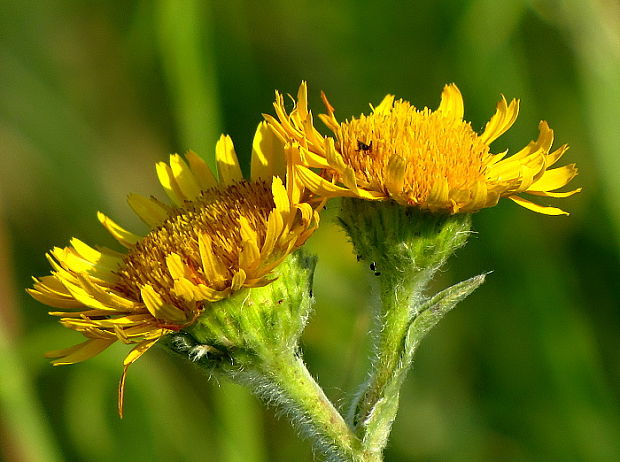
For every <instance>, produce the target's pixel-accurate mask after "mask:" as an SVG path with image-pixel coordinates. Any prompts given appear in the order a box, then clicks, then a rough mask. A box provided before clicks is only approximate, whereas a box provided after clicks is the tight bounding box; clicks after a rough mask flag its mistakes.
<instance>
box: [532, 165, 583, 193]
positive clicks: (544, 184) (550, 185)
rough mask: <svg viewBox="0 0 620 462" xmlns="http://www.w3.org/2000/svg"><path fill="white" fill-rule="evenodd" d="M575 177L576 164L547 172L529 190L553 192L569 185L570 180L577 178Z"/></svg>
mask: <svg viewBox="0 0 620 462" xmlns="http://www.w3.org/2000/svg"><path fill="white" fill-rule="evenodd" d="M575 175H577V167H576V165H575V164H569V165H565V166H563V167H558V168H554V169H551V170H547V171H545V173H544V174H543V175H542V176H541V177H540V178H539V179H538V180H537V181H535V182H534V183H533V184H532V185H531V186H530V187H529V189H532V190H534V191H553V190H554V189H558V188H561V187H562V186H565V185H566V184H568V182H570V180H572V179H573V178H575Z"/></svg>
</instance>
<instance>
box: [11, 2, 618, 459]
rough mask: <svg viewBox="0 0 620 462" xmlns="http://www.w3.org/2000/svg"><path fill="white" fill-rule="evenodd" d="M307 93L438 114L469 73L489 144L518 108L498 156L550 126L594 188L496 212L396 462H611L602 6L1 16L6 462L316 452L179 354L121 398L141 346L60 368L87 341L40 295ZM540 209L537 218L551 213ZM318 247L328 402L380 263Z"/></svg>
mask: <svg viewBox="0 0 620 462" xmlns="http://www.w3.org/2000/svg"><path fill="white" fill-rule="evenodd" d="M302 79H306V80H308V82H309V86H310V102H311V107H313V108H314V112H315V113H318V112H320V110H321V109H322V106H321V105H320V99H319V92H320V90H325V91H326V93H327V94H328V95H329V97H330V101H331V103H332V104H333V105H334V106H335V107H336V110H337V112H336V114H337V116H339V118H341V119H344V118H346V117H348V116H350V115H354V114H359V113H360V112H362V111H366V110H367V109H368V103H369V102H373V103H377V102H379V101H380V100H381V98H382V97H383V96H384V95H385V94H386V93H388V92H389V93H395V94H396V95H397V96H399V97H403V98H405V99H408V100H410V101H412V102H413V103H414V104H416V105H417V106H420V107H421V106H425V105H428V106H429V107H436V105H437V104H438V102H439V95H440V92H441V89H442V86H443V85H444V84H445V83H448V82H456V83H457V85H458V86H459V87H460V89H461V91H462V93H463V95H464V98H465V112H466V118H467V119H468V120H471V121H472V122H473V126H474V127H475V128H476V129H478V128H482V127H483V126H484V123H485V122H486V120H488V118H489V117H490V115H491V114H492V113H493V112H494V109H495V103H496V101H497V100H498V98H499V95H500V93H503V94H505V95H506V96H507V97H508V98H512V97H518V98H521V103H522V106H521V107H522V111H521V114H520V117H519V119H518V120H517V123H516V125H515V127H513V128H512V129H511V130H510V131H509V132H508V133H507V134H506V135H504V136H503V137H502V138H500V139H499V140H498V141H497V142H496V143H495V144H494V146H493V147H494V150H495V151H496V152H499V151H500V150H503V149H506V148H510V149H511V152H515V150H517V149H520V148H521V147H522V146H524V145H525V144H526V143H527V142H528V141H529V140H530V139H532V138H534V137H536V135H537V124H538V121H539V120H541V119H545V120H547V121H548V122H549V123H550V125H551V127H552V128H553V129H554V130H555V131H556V139H557V142H556V146H559V145H560V144H562V143H565V142H566V143H569V144H570V145H571V149H570V151H569V152H568V153H567V155H566V161H564V162H563V163H568V162H577V163H578V165H579V167H580V175H579V176H578V177H577V179H576V180H574V181H573V183H572V184H571V186H572V187H576V186H583V188H584V191H583V193H581V194H579V195H577V196H574V197H573V198H570V199H565V200H561V201H556V202H555V205H559V206H560V207H562V208H565V209H567V210H570V211H571V212H572V215H571V216H570V217H568V218H566V217H547V216H543V215H537V214H534V213H532V212H529V211H526V210H525V209H521V208H519V207H518V206H516V205H515V204H513V203H512V202H510V201H503V202H502V203H501V204H500V205H498V206H497V207H495V208H493V209H487V210H483V211H481V212H479V213H477V214H476V215H475V216H474V226H475V229H476V231H477V232H478V234H476V235H475V236H474V237H473V238H472V239H471V241H470V242H469V244H468V246H467V247H466V248H464V249H462V250H461V251H459V252H458V254H457V255H456V257H454V258H453V259H452V260H451V261H450V264H449V267H448V268H447V269H446V271H444V272H443V273H442V276H441V280H440V281H437V288H440V287H443V286H446V285H448V284H450V283H454V282H457V281H459V280H462V279H464V278H466V277H469V276H471V275H473V274H477V273H480V272H483V271H489V270H493V271H494V272H493V273H492V274H491V275H490V277H489V279H488V282H487V283H486V284H485V285H484V286H483V287H482V288H481V289H479V290H478V291H477V292H476V293H475V294H474V295H473V296H471V297H470V298H469V299H468V300H467V301H466V302H464V303H462V304H461V305H460V306H459V307H458V309H457V310H456V311H454V312H453V313H450V314H449V315H448V316H447V317H446V319H445V320H444V321H442V323H441V324H440V325H439V327H438V328H437V329H436V330H435V331H434V332H432V334H431V335H430V336H429V337H428V338H427V339H426V340H425V341H424V343H423V345H422V347H421V349H420V351H419V353H418V356H417V360H416V364H415V367H414V370H413V373H412V374H411V375H410V377H409V379H408V381H407V382H406V384H405V388H404V390H403V393H402V397H401V410H400V413H399V416H398V419H397V421H396V423H395V427H394V432H393V436H392V438H391V440H390V444H389V448H388V450H387V453H386V460H387V461H394V462H396V461H411V460H415V461H439V460H441V461H495V460H504V461H543V460H544V461H573V460H574V461H615V460H620V412H619V407H620V406H619V398H620V396H619V395H620V360H619V359H618V356H619V355H618V353H619V352H620V335H618V334H619V332H620V331H619V327H620V309H619V308H620V306H619V302H618V300H619V295H620V258H619V254H620V177H619V176H618V175H619V172H620V122H619V120H620V6H619V4H618V3H617V2H615V1H612V0H608V1H604V0H600V1H594V0H592V1H586V0H565V1H550V0H540V1H519V0H505V1H501V2H500V1H496V0H468V1H461V0H448V1H436V0H425V1H415V2H414V1H410V2H403V1H398V2H397V1H381V2H378V1H377V2H370V1H354V0H347V1H339V2H330V1H326V0H318V1H317V0H314V1H308V0H307V1H289V0H263V1H259V2H258V1H257V2H254V1H250V0H227V1H213V2H209V1H198V0H152V1H146V0H144V1H127V0H108V1H95V0H92V1H70V0H38V1H23V0H2V1H0V161H1V163H0V166H1V167H0V169H1V171H2V176H1V178H0V195H1V196H0V257H1V258H0V316H1V319H0V412H1V419H0V448H1V455H0V457H2V458H3V459H4V460H6V461H7V462H13V461H20V462H21V461H25V462H30V461H36V462H39V461H41V462H47V461H108V460H120V459H123V460H133V461H147V460H148V461H160V460H161V461H163V460H166V461H189V460H204V461H223V462H236V461H243V462H254V461H256V462H263V461H267V460H269V461H310V460H312V453H311V450H310V447H309V444H308V442H307V441H300V440H299V439H298V438H297V436H296V435H295V432H294V431H293V430H292V429H290V428H289V425H288V422H287V420H286V418H277V416H275V414H274V412H273V410H271V409H268V410H265V409H264V407H263V406H262V405H261V404H260V403H259V402H258V401H257V400H256V399H255V398H253V397H252V396H250V395H249V394H248V393H247V392H246V391H245V390H243V389H240V388H237V387H235V386H231V385H229V384H226V383H220V382H218V380H217V379H216V378H212V379H211V380H210V381H209V380H208V377H205V376H204V375H202V374H201V373H200V372H198V371H196V370H195V369H193V368H192V367H191V365H188V364H181V363H179V362H178V361H175V360H173V358H172V357H170V356H168V355H167V354H166V353H165V352H163V351H152V352H149V354H148V355H146V356H145V357H144V358H143V359H142V360H140V361H139V362H138V363H137V364H136V365H135V366H134V367H132V370H131V371H130V373H129V378H128V385H127V393H126V417H125V419H124V420H122V421H120V420H119V419H118V417H117V415H116V386H117V382H118V378H119V375H120V372H121V361H122V359H123V357H124V354H126V352H127V349H128V348H127V347H126V346H123V345H119V346H117V347H115V348H112V349H110V350H109V351H107V352H106V353H105V354H102V355H100V356H99V357H97V358H94V359H92V360H89V361H88V362H86V363H83V364H80V365H76V366H69V367H59V368H53V367H51V366H50V365H49V364H48V362H47V360H45V359H44V358H43V357H42V353H43V352H44V351H46V350H49V349H56V348H61V347H64V346H69V345H71V344H74V343H76V342H78V341H79V340H80V336H79V335H77V334H75V333H73V332H70V331H68V330H67V329H64V328H61V327H60V326H59V325H58V324H57V323H56V322H54V320H53V319H52V318H50V317H49V316H48V315H47V314H46V312H47V310H46V307H45V306H43V305H40V304H38V303H36V302H35V301H33V300H32V299H30V298H29V297H28V296H26V294H25V293H24V288H25V287H27V286H29V285H30V283H31V282H30V276H31V275H44V274H47V273H49V266H48V263H47V262H46V260H45V258H44V253H45V252H46V251H47V250H48V249H50V248H51V247H52V246H54V245H65V244H66V243H67V242H68V240H69V239H70V238H71V237H72V236H77V237H79V238H81V239H83V240H85V241H87V242H89V243H93V244H95V243H100V244H103V245H108V246H111V247H114V248H116V244H115V243H114V242H113V241H112V239H111V238H110V237H109V236H108V235H107V234H106V232H105V231H104V230H103V229H102V228H101V227H100V226H99V225H98V222H97V220H96V218H95V212H96V211H97V210H103V211H106V212H107V213H109V214H110V215H111V216H112V217H114V218H115V219H117V220H118V221H120V222H121V223H123V224H126V225H127V226H128V227H130V229H131V227H133V228H134V229H139V228H140V224H139V223H138V221H137V219H135V217H133V216H132V214H131V212H130V210H129V208H128V207H127V206H126V204H125V195H126V194H127V193H129V192H139V193H143V194H147V195H149V194H157V195H159V196H160V197H162V196H163V193H162V192H161V190H160V188H159V187H158V186H157V183H156V179H155V171H154V163H155V162H156V161H160V160H165V159H167V154H168V153H171V152H184V151H185V150H187V149H188V148H192V149H194V150H196V151H197V152H198V153H200V154H202V155H203V157H204V158H206V159H208V161H209V162H212V161H213V156H214V143H215V140H216V137H217V136H218V135H219V134H220V133H221V132H225V133H228V134H230V135H231V136H232V137H233V139H234V141H235V144H236V147H237V151H238V153H239V155H240V157H242V161H243V162H246V166H247V165H248V164H247V162H248V157H249V152H250V146H251V139H252V135H253V131H254V129H255V126H256V124H257V123H258V122H259V121H260V114H261V113H262V112H271V111H272V108H271V103H272V100H273V91H274V89H280V90H282V91H284V92H293V93H294V92H295V91H296V89H297V86H298V84H299V82H300V81H301V80H302ZM539 202H540V201H539ZM334 209H335V206H334V205H332V206H330V207H329V209H328V211H327V216H326V217H325V218H324V220H323V227H322V228H321V229H320V231H319V232H318V233H317V234H316V235H315V236H314V237H313V238H312V239H311V241H310V247H311V248H312V250H313V251H314V252H316V253H318V255H319V259H320V260H319V266H318V270H317V276H316V287H315V294H316V297H317V300H318V303H317V307H316V314H315V315H314V317H313V319H312V320H311V322H310V325H309V327H308V329H307V331H306V333H305V335H304V339H303V343H304V345H303V347H304V350H305V353H306V359H307V362H308V364H309V368H310V370H311V371H312V372H313V373H314V374H315V375H316V376H317V377H318V380H319V382H320V383H321V384H322V385H323V386H324V387H325V389H326V391H327V394H328V395H329V396H330V397H331V398H332V399H333V400H334V401H335V402H337V403H342V402H343V397H344V396H345V395H346V394H348V393H350V392H351V390H353V389H355V387H356V384H358V383H359V382H360V381H361V380H362V379H363V377H364V370H365V366H366V363H367V362H366V359H365V357H366V355H367V349H366V348H367V342H366V340H367V337H368V334H367V332H368V328H369V315H368V305H369V302H368V300H367V294H368V290H367V287H368V285H369V281H370V279H371V277H372V276H371V274H370V271H369V270H368V269H367V268H366V267H365V265H362V264H358V263H356V261H355V257H354V256H353V255H352V254H351V250H350V247H349V244H348V243H347V242H346V239H345V238H344V236H343V234H342V232H341V231H340V230H339V229H338V228H337V227H336V226H335V225H334V224H333V220H332V219H331V217H333V213H334Z"/></svg>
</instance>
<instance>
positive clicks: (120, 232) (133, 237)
mask: <svg viewBox="0 0 620 462" xmlns="http://www.w3.org/2000/svg"><path fill="white" fill-rule="evenodd" d="M97 219H98V220H99V222H100V223H101V224H102V225H103V226H104V227H105V229H107V230H108V232H109V233H110V234H111V235H112V237H113V238H114V239H116V240H117V241H118V242H119V243H120V244H121V245H123V246H125V247H131V246H133V245H135V243H136V242H138V241H139V240H140V236H138V235H137V234H134V233H132V232H130V231H127V230H126V229H124V228H122V227H121V226H119V225H118V224H116V223H115V222H114V221H113V220H112V219H111V218H109V217H107V216H105V215H104V214H103V213H101V212H97Z"/></svg>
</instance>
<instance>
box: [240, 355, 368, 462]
mask: <svg viewBox="0 0 620 462" xmlns="http://www.w3.org/2000/svg"><path fill="white" fill-rule="evenodd" d="M258 371H259V374H260V375H262V378H263V380H262V381H263V382H264V385H265V386H264V387H262V386H256V385H260V384H256V383H251V384H250V385H252V386H251V389H253V390H254V391H255V392H257V393H258V394H259V395H262V397H263V398H265V399H266V400H267V401H274V402H275V403H276V404H277V405H278V406H279V407H280V408H281V409H282V410H284V411H285V412H286V413H287V414H288V415H290V416H291V418H292V420H293V421H294V423H295V424H296V425H297V426H298V427H299V428H300V429H301V430H302V432H303V433H305V434H306V436H308V437H310V438H312V439H313V440H314V442H315V445H316V446H317V448H318V449H320V450H321V451H322V452H323V453H324V454H327V455H328V457H329V460H334V461H336V460H338V461H356V462H357V461H359V462H361V461H364V462H365V461H366V460H369V459H365V458H363V456H362V455H361V454H360V448H361V444H360V441H359V439H358V438H357V437H356V436H355V435H354V434H353V432H352V431H351V429H350V428H349V427H348V426H347V424H346V423H345V421H344V419H343V418H342V416H341V415H340V413H339V412H338V410H337V409H336V408H335V407H334V406H333V404H332V403H331V401H330V400H329V399H328V398H327V396H325V393H324V392H323V390H322V388H321V387H320V386H319V385H318V384H317V383H316V382H315V380H314V379H313V378H312V376H311V375H310V373H309V372H308V370H307V369H306V366H305V364H304V362H303V360H302V359H301V358H300V357H299V356H297V355H296V354H295V353H293V352H292V351H283V352H275V353H274V354H272V355H269V356H268V357H266V358H264V359H263V361H262V364H261V365H260V366H259V367H258ZM250 381H251V382H253V380H252V379H250Z"/></svg>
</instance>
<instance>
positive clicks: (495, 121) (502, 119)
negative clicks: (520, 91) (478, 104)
mask: <svg viewBox="0 0 620 462" xmlns="http://www.w3.org/2000/svg"><path fill="white" fill-rule="evenodd" d="M518 114H519V100H517V99H513V100H512V101H511V102H510V105H509V104H508V103H507V102H506V98H504V96H503V95H502V99H501V100H500V101H499V102H498V103H497V111H496V112H495V114H494V115H493V117H491V119H490V120H489V121H488V122H487V124H486V126H485V127H484V132H483V133H482V135H480V139H481V141H482V142H483V143H486V144H490V143H492V142H493V141H494V140H496V139H497V138H498V137H499V136H501V134H502V133H504V132H505V131H506V130H508V129H509V128H510V127H511V126H512V124H513V123H514V122H515V120H517V115H518Z"/></svg>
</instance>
